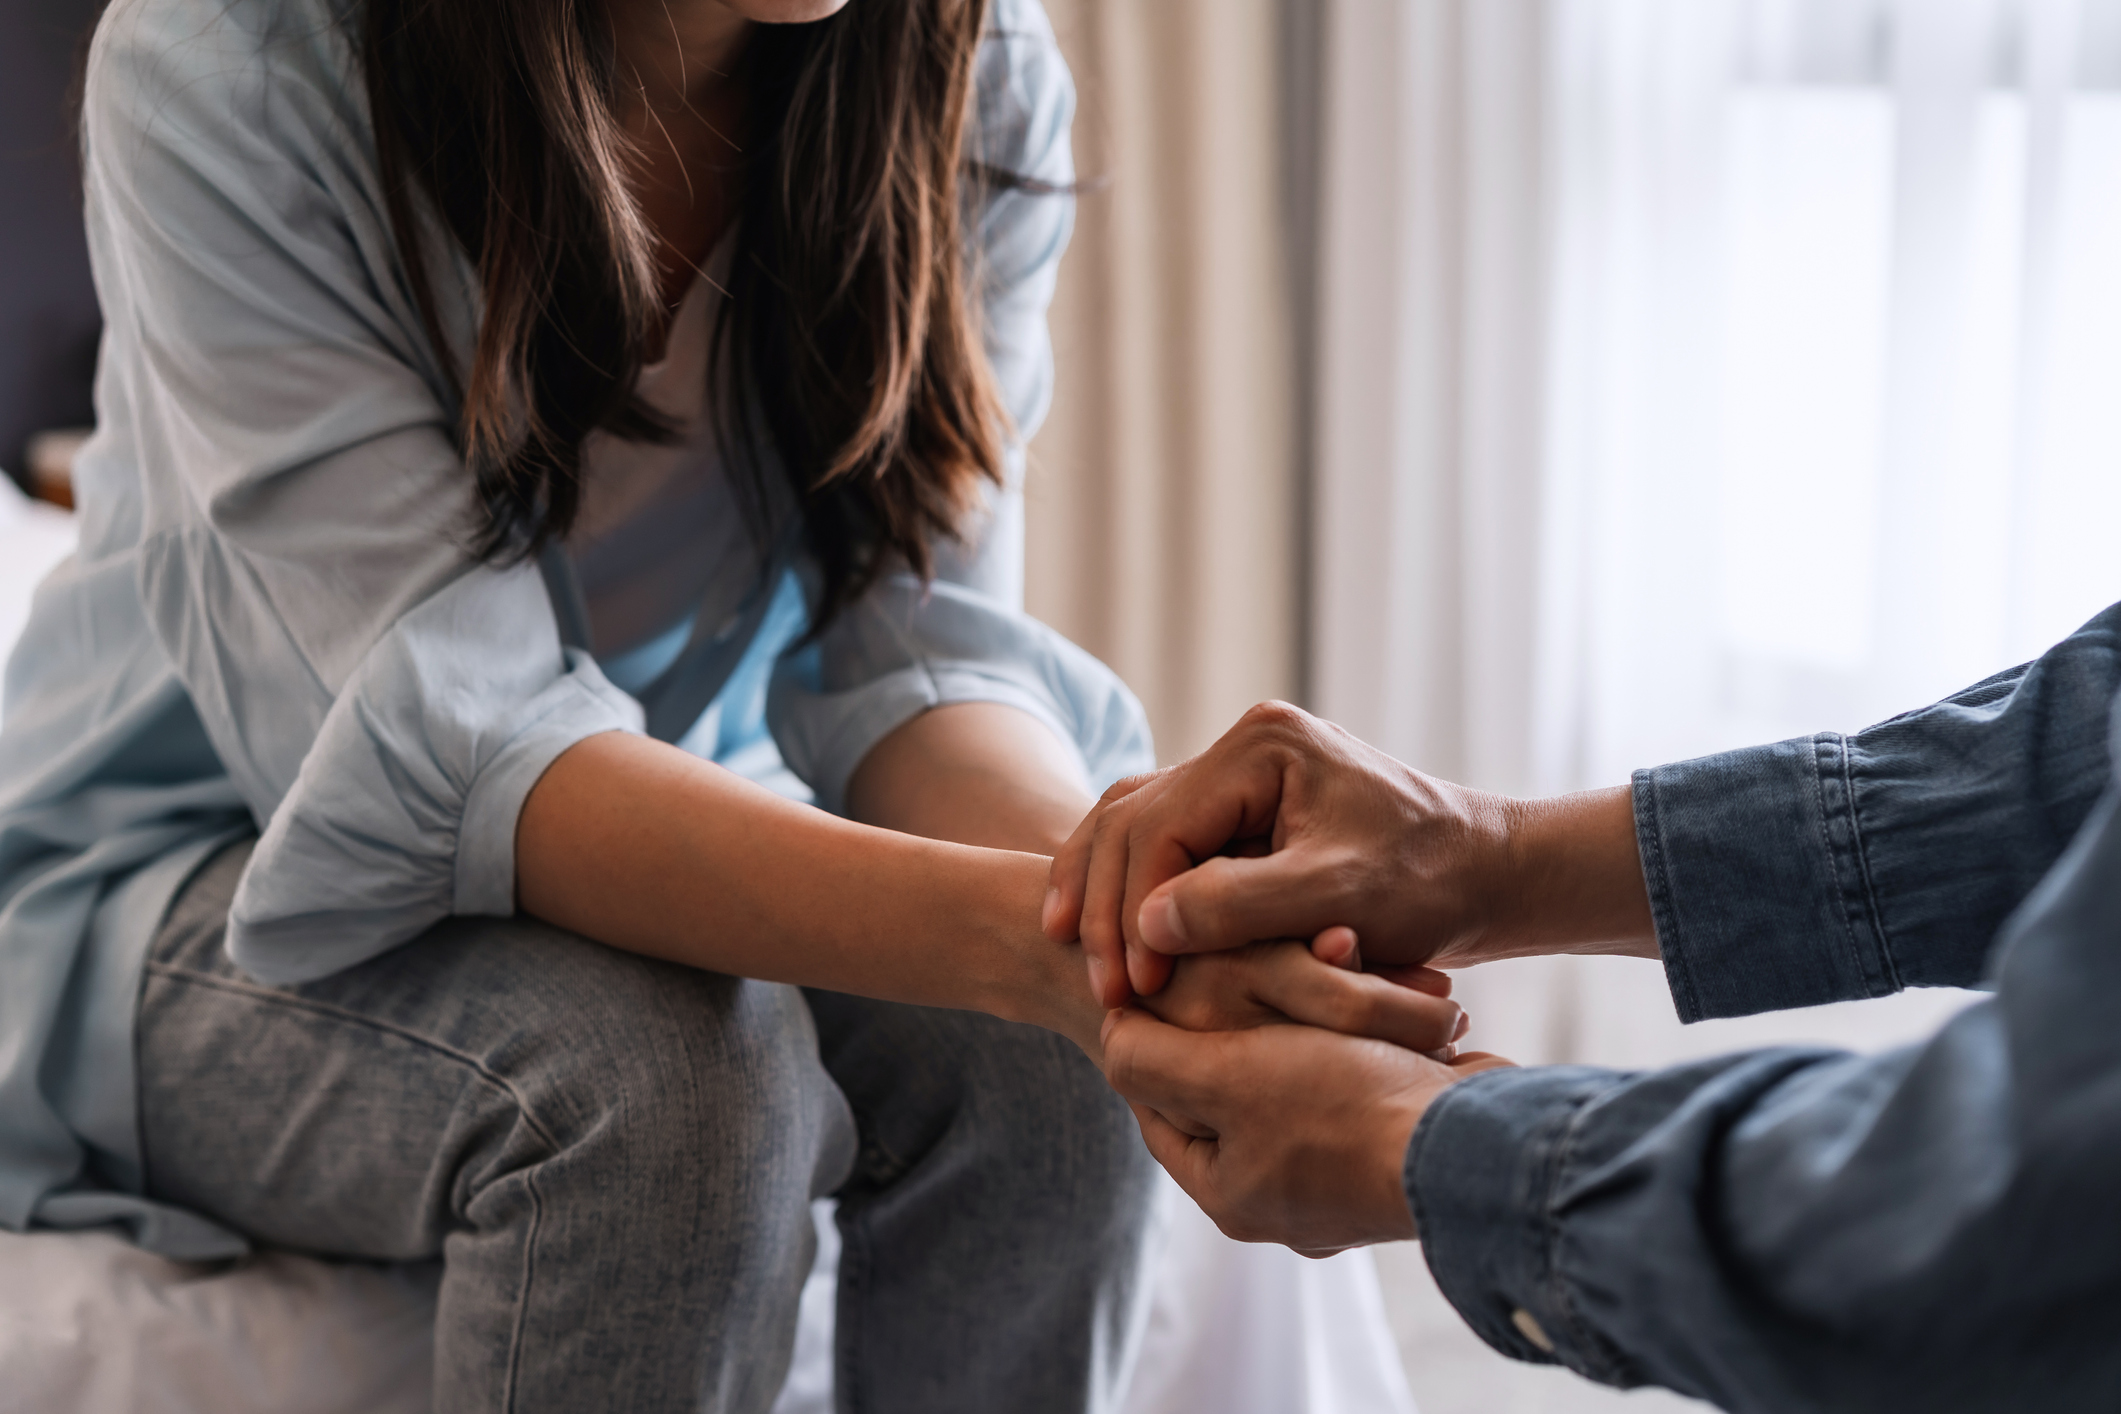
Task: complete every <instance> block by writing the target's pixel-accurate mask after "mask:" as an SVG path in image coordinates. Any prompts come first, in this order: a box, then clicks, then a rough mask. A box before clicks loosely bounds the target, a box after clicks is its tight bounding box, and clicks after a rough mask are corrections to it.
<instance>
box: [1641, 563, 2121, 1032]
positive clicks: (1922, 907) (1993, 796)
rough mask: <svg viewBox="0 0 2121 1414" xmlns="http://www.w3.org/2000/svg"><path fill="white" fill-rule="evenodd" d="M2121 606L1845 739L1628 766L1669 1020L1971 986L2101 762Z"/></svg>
mask: <svg viewBox="0 0 2121 1414" xmlns="http://www.w3.org/2000/svg"><path fill="white" fill-rule="evenodd" d="M2117 688H2121V605H2116V606H2115V607H2113V608H2110V609H2108V610H2106V611H2105V612H2104V613H2101V614H2100V615H2098V616H2097V617H2096V618H2094V619H2092V620H2091V621H2090V622H2089V623H2087V624H2085V625H2084V627H2083V628H2081V629H2079V630H2078V631H2077V632H2076V633H2074V634H2072V635H2070V637H2068V638H2067V639H2065V640H2063V641H2062V642H2061V643H2059V644H2057V645H2056V646H2055V647H2054V648H2053V649H2051V650H2050V651H2049V652H2047V653H2046V654H2044V655H2042V656H2041V657H2040V658H2039V659H2037V660H2035V661H2034V662H2032V663H2029V664H2026V665H2024V666H2022V667H2018V668H2013V669H2011V670H2010V671H2008V672H2005V673H2000V674H1998V675H1997V676H1995V677H1993V678H1990V679H1988V680H1987V681H1985V682H1981V683H1977V684H1976V685H1974V686H1973V687H1970V688H1968V689H1967V690H1966V691H1964V692H1961V693H1958V694H1955V695H1954V696H1952V697H1950V698H1947V699H1946V700H1944V701H1943V702H1940V703H1937V704H1936V705H1935V706H1932V707H1927V708H1924V709H1922V710H1921V711H1917V712H1910V713H1907V714H1906V715H1904V716H1900V717H1895V718H1893V719H1892V720H1890V721H1887V722H1883V723H1881V724H1879V725H1878V726H1875V727H1870V728H1867V729H1866V730H1864V731H1861V732H1858V733H1856V734H1855V735H1853V736H1843V735H1841V734H1840V733H1837V732H1821V733H1819V734H1818V735H1816V736H1812V737H1800V738H1798V739H1796V740H1794V741H1785V742H1778V743H1776V744H1774V745H1770V746H1761V747H1755V748H1751V749H1748V750H1744V751H1733V752H1727V753H1725V754H1723V755H1720V756H1711V757H1706V758H1704V759H1701V760H1698V761H1686V762H1680V763H1678V764H1676V765H1670V766H1659V767H1657V768H1655V769H1652V770H1644V771H1638V772H1637V773H1636V775H1635V783H1634V801H1635V824H1636V839H1637V841H1638V843H1639V844H1640V846H1641V850H1642V859H1643V870H1644V875H1645V880H1646V882H1647V884H1648V886H1649V894H1650V904H1651V911H1652V914H1653V916H1654V918H1655V920H1656V925H1657V941H1658V946H1659V948H1660V950H1661V952H1662V954H1663V957H1664V966H1665V973H1666V977H1667V980H1668V981H1669V982H1670V985H1671V991H1672V999H1673V1002H1674V1004H1675V1005H1676V1006H1677V1007H1678V1010H1679V1014H1680V1017H1681V1018H1682V1019H1683V1020H1687V1021H1697V1020H1701V1019H1703V1018H1707V1017H1718V1016H1737V1015H1744V1014H1747V1013H1751V1012H1759V1011H1771V1010H1778V1009H1782V1008H1787V1007H1799V1006H1811V1005H1816V1004H1819V1003H1823V1002H1831V1001H1841V1000H1846V999H1852V998H1860V997H1876V996H1883V995H1886V994H1887V993H1890V992H1894V991H1897V990H1899V989H1900V988H1902V987H1910V986H1913V987H1924V986H1960V987H1964V986H1971V985H1973V984H1974V983H1975V982H1977V981H1978V980H1979V979H1980V977H1981V975H1982V970H1983V967H1984V966H1985V963H1986V959H1987V957H1988V953H1989V948H1990V944H1991V942H1992V941H1993V939H1994V937H1995V935H1996V930H1997V929H1998V928H1999V927H2000V926H2001V925H2002V923H2003V920H2004V918H2005V917H2006V916H2007V915H2008V914H2009V913H2010V911H2011V909H2013V908H2015V907H2016V906H2017V905H2018V903H2019V901H2020V900H2022V899H2023V898H2024V897H2025V896H2026V894H2027V893H2029V892H2030V891H2031V890H2032V887H2033V885H2034V884H2035V883H2036V882H2037V881H2038V880H2039V879H2040V877H2041V876H2042V875H2043V874H2045V873H2046V872H2047V870H2048V869H2049V868H2050V867H2051V866H2052V865H2053V864H2054V862H2055V860H2056V859H2057V858H2059V857H2060V855H2061V853H2062V850H2063V848H2064V846H2065V845H2066V844H2067V843H2068V842H2069V840H2070V838H2071V836H2072V835H2074V834H2075V833H2076V831H2077V829H2078V827H2079V826H2080V825H2082V824H2083V822H2084V819H2085V817H2086V815H2087V814H2088V812H2089V811H2090V809H2091V807H2092V802H2093V801H2094V800H2095V799H2096V798H2097V795H2098V790H2099V785H2100V782H2101V781H2102V780H2103V779H2104V778H2105V773H2106V768H2107V747H2106V721H2107V708H2108V704H2109V703H2110V702H2111V700H2112V698H2113V696H2114V693H2115V691H2116V690H2117Z"/></svg>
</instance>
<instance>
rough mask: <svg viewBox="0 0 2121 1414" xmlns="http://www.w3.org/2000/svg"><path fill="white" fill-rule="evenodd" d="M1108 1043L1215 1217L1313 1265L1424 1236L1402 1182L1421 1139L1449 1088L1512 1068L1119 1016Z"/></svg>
mask: <svg viewBox="0 0 2121 1414" xmlns="http://www.w3.org/2000/svg"><path fill="white" fill-rule="evenodd" d="M1198 961H1199V959H1191V960H1189V961H1188V962H1187V964H1186V966H1187V967H1192V966H1194V965H1196V964H1197V963H1198ZM1180 973H1181V976H1183V975H1184V969H1183V968H1181V969H1180ZM1103 1039H1104V1066H1105V1078H1106V1079H1107V1080H1108V1081H1110V1082H1111V1085H1112V1088H1113V1089H1115V1090H1117V1091H1118V1092H1119V1093H1120V1094H1121V1095H1123V1096H1125V1097H1126V1099H1127V1101H1128V1103H1129V1104H1130V1106H1131V1107H1132V1108H1133V1110H1134V1117H1135V1119H1136V1120H1137V1121H1138V1122H1139V1123H1140V1125H1141V1131H1142V1139H1143V1140H1144V1141H1145V1142H1146V1143H1147V1144H1148V1146H1149V1152H1150V1153H1152V1154H1154V1155H1155V1156H1156V1159H1157V1162H1159V1163H1161V1164H1162V1165H1163V1166H1164V1168H1165V1169H1167V1170H1168V1171H1169V1172H1170V1174H1171V1176H1172V1177H1173V1178H1174V1179H1176V1180H1178V1185H1179V1187H1181V1188H1183V1189H1185V1190H1186V1192H1187V1193H1188V1194H1189V1195H1190V1196H1191V1197H1192V1199H1193V1201H1194V1202H1196V1203H1198V1204H1199V1205H1200V1207H1201V1211H1203V1212H1205V1213H1206V1214H1207V1215H1208V1216H1209V1217H1210V1218H1212V1219H1214V1221H1215V1225H1216V1226H1217V1227H1219V1228H1221V1229H1222V1230H1223V1232H1224V1233H1225V1234H1226V1235H1228V1236H1230V1237H1233V1238H1236V1239H1237V1240H1238V1241H1240V1242H1279V1243H1282V1244H1284V1245H1286V1246H1289V1247H1292V1248H1294V1249H1295V1250H1296V1251H1298V1252H1301V1253H1303V1254H1304V1255H1305V1256H1309V1257H1324V1256H1329V1255H1331V1254H1332V1253H1334V1252H1339V1251H1342V1250H1345V1249H1346V1248H1349V1247H1360V1246H1363V1245H1365V1244H1368V1243H1373V1242H1391V1241H1396V1240H1400V1239H1404V1238H1410V1237H1414V1236H1416V1235H1417V1234H1416V1233H1415V1231H1414V1217H1413V1214H1412V1212H1411V1211H1410V1210H1409V1208H1408V1207H1407V1195H1406V1189H1405V1187H1404V1184H1403V1180H1402V1178H1401V1168H1402V1165H1403V1163H1404V1162H1405V1158H1406V1152H1407V1143H1408V1141H1409V1140H1410V1139H1411V1138H1412V1137H1413V1135H1414V1127H1415V1126H1416V1125H1417V1124H1419V1123H1420V1122H1421V1117H1422V1115H1423V1114H1424V1113H1426V1112H1427V1110H1428V1107H1429V1105H1430V1103H1431V1102H1433V1101H1434V1100H1435V1098H1436V1097H1437V1096H1438V1095H1440V1094H1442V1093H1443V1091H1444V1090H1445V1089H1446V1088H1448V1087H1449V1086H1451V1085H1453V1084H1456V1083H1457V1082H1458V1081H1460V1080H1463V1079H1465V1078H1466V1077H1467V1076H1469V1075H1472V1074H1475V1073H1477V1072H1479V1071H1482V1070H1491V1069H1494V1068H1495V1067H1497V1066H1504V1065H1508V1064H1510V1062H1508V1061H1506V1060H1502V1059H1500V1058H1499V1057H1496V1056H1489V1055H1480V1054H1473V1055H1467V1056H1461V1057H1459V1058H1458V1059H1456V1060H1454V1061H1452V1062H1450V1063H1448V1064H1443V1063H1439V1062H1437V1061H1434V1060H1431V1059H1429V1058H1427V1057H1426V1056H1421V1055H1417V1054H1415V1053H1414V1052H1413V1051H1410V1050H1406V1049H1404V1048H1402V1047H1399V1046H1395V1045H1392V1044H1391V1043H1389V1042H1386V1041H1376V1040H1370V1039H1367V1038H1363V1037H1354V1036H1343V1035H1337V1034H1335V1033H1333V1032H1330V1031H1323V1030H1319V1029H1317V1028H1315V1027H1310V1026H1261V1027H1256V1028H1254V1029H1251V1030H1246V1031H1217V1032H1192V1031H1185V1030H1181V1029H1179V1028H1178V1027H1175V1026H1171V1025H1167V1024H1166V1023H1164V1022H1162V1021H1159V1020H1157V1019H1156V1018H1155V1017H1153V1016H1151V1015H1149V1014H1148V1013H1147V1012H1146V1011H1142V1010H1140V1009H1138V1008H1128V1009H1125V1010H1120V1011H1114V1012H1113V1013H1112V1014H1111V1015H1109V1016H1107V1017H1106V1018H1105V1029H1104V1038H1103Z"/></svg>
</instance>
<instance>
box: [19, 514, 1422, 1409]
mask: <svg viewBox="0 0 2121 1414" xmlns="http://www.w3.org/2000/svg"><path fill="white" fill-rule="evenodd" d="M72 538H73V531H72V525H71V518H70V517H69V516H67V515H66V514H64V513H63V512H59V511H55V510H52V509H51V508H49V507H46V506H41V505H36V504H33V503H31V502H29V501H27V500H26V499H25V498H24V497H23V496H22V495H21V494H20V493H19V492H18V491H16V490H15V488H14V486H13V485H12V483H10V482H8V481H7V480H6V478H5V477H4V476H0V651H5V649H6V648H8V647H11V646H12V645H13V643H14V640H15V637H16V635H17V634H19V633H20V631H21V627H22V621H23V618H24V616H25V615H26V614H27V612H28V603H29V595H30V592H31V590H32V589H33V588H34V586H35V584H36V582H37V581H38V580H40V579H42V578H43V577H44V574H45V573H46V572H47V571H48V570H49V569H50V567H51V566H52V565H53V564H55V563H57V562H58V561H59V560H60V559H61V558H62V557H64V555H65V554H66V553H67V551H68V549H69V548H70V546H71V544H72ZM1163 1202H1164V1212H1165V1214H1166V1216H1167V1220H1168V1221H1167V1231H1166V1234H1165V1243H1164V1253H1163V1256H1162V1258H1161V1260H1160V1262H1159V1265H1158V1268H1157V1275H1156V1287H1155V1291H1154V1295H1153V1298H1152V1307H1151V1312H1150V1317H1149V1328H1148V1332H1147V1334H1146V1336H1145V1338H1144V1341H1143V1349H1142V1356H1141V1361H1140V1364H1139V1367H1138V1368H1137V1369H1136V1371H1135V1375H1134V1379H1133V1382H1132V1385H1131V1387H1130V1389H1129V1392H1128V1396H1127V1399H1126V1401H1125V1403H1124V1405H1123V1406H1122V1411H1121V1414H1413V1409H1414V1403H1413V1400H1412V1398H1411V1397H1410V1396H1409V1394H1408V1393H1407V1386H1406V1380H1405V1377H1404V1376H1403V1374H1402V1373H1401V1371H1400V1368H1399V1361H1398V1356H1397V1354H1396V1353H1395V1351H1394V1348H1393V1341H1392V1337H1391V1333H1390V1331H1389V1329H1388V1328H1387V1325H1386V1322H1385V1314H1384V1306H1383V1301H1382V1299H1381V1297H1380V1295H1379V1292H1378V1286H1377V1271H1376V1268H1375V1266H1374V1265H1373V1264H1372V1262H1371V1260H1370V1257H1369V1254H1368V1253H1366V1252H1351V1253H1344V1254H1342V1255H1341V1256H1338V1257H1334V1258H1331V1259H1329V1260H1327V1261H1323V1262H1309V1261H1306V1260H1304V1259H1303V1258H1300V1257H1297V1256H1296V1255H1295V1254H1293V1253H1291V1252H1289V1251H1286V1250H1285V1249H1283V1248H1279V1247H1248V1246H1245V1245H1242V1244H1239V1243H1235V1242H1231V1241H1230V1240H1228V1239H1227V1238H1225V1237H1223V1236H1222V1234H1220V1233H1219V1232H1217V1231H1216V1230H1215V1228H1214V1226H1213V1225H1212V1224H1210V1223H1209V1222H1208V1220H1207V1219H1206V1218H1205V1217H1203V1216H1202V1215H1201V1213H1200V1210H1199V1209H1197V1208H1195V1207H1194V1206H1193V1204H1192V1202H1191V1200H1189V1199H1187V1198H1186V1196H1185V1195H1184V1194H1182V1193H1180V1192H1179V1191H1178V1190H1177V1188H1176V1187H1175V1186H1173V1185H1169V1184H1168V1183H1167V1184H1166V1186H1165V1191H1164V1196H1163ZM818 1216H819V1232H820V1242H819V1254H818V1267H817V1270H816V1271H815V1272H813V1274H812V1275H811V1278H810V1283H809V1285H808V1287H807V1288H806V1289H805V1291H804V1293H803V1305H802V1314H801V1317H800V1326H799V1328H798V1331H797V1339H796V1353H795V1361H794V1365H793V1367H792V1368H791V1370H790V1372H789V1376H788V1385H787V1388H786V1389H785V1390H783V1391H782V1394H781V1397H780V1400H779V1401H778V1403H777V1404H776V1405H775V1409H774V1414H826V1411H829V1410H830V1408H831V1381H832V1365H831V1358H830V1355H831V1344H832V1294H833V1289H832V1282H833V1273H834V1270H835V1267H836V1263H837V1260H838V1244H837V1240H836V1237H835V1235H834V1233H833V1231H832V1228H831V1224H830V1222H829V1220H827V1219H828V1217H829V1208H828V1207H827V1206H825V1205H820V1208H819V1213H818ZM435 1280H436V1269H434V1268H432V1267H417V1268H386V1267H373V1266H364V1265H359V1264H352V1263H339V1262H322V1261H316V1260H313V1259H310V1258H306V1257H297V1256H292V1255H289V1254H287V1253H267V1254H262V1255H260V1256H257V1257H254V1258H252V1259H250V1260H249V1261H246V1262H243V1263H240V1264H236V1265H233V1266H220V1267H217V1266H190V1265H186V1264H183V1263H177V1262H170V1261H166V1260H164V1259H163V1258H160V1257H155V1256H152V1255H150V1254H148V1253H145V1252H142V1251H140V1250H138V1249H137V1248H134V1247H132V1246H131V1245H130V1244H128V1243H127V1242H125V1241H124V1240H123V1239H122V1238H119V1237H116V1236H113V1235H111V1234H108V1233H79V1234H56V1233H34V1234H28V1235H23V1234H18V1233H9V1232H0V1414H252V1412H253V1411H255V1412H256V1414H415V1411H424V1410H426V1409H427V1408H428V1407H429V1393H428V1391H429V1379H430V1373H431V1366H432V1346H433V1341H432V1334H431V1332H432V1324H433V1314H434V1284H435Z"/></svg>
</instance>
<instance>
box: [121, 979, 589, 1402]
mask: <svg viewBox="0 0 2121 1414" xmlns="http://www.w3.org/2000/svg"><path fill="white" fill-rule="evenodd" d="M149 974H152V975H154V976H157V977H167V978H170V979H172V980H174V981H178V982H185V983H189V984H191V985H194V986H200V987H211V988H214V989H215V990H217V991H223V992H229V993H233V994H234V995H237V996H241V997H247V998H249V999H251V1000H252V1001H255V1002H259V1003H262V1004H265V1005H270V1006H279V1007H289V1008H292V1009H294V1010H297V1011H306V1012H309V1013H311V1014H313V1015H316V1016H324V1017H329V1018H331V1019H332V1020H334V1021H337V1022H340V1023H342V1024H345V1025H350V1026H357V1027H361V1028H363V1029H364V1030H368V1031H373V1032H376V1033H379V1034H381V1035H385V1036H395V1037H397V1038H398V1039H399V1040H402V1041H406V1042H409V1043H410V1044H412V1045H415V1046H418V1047H420V1048H421V1049H423V1050H427V1051H431V1052H433V1053H434V1054H436V1055H439V1056H442V1057H444V1058H445V1059H448V1060H452V1061H455V1062H456V1063H457V1064H459V1065H462V1066H464V1067H465V1068H467V1069H468V1070H470V1071H471V1072H472V1073H473V1074H475V1075H477V1076H478V1077H479V1078H480V1079H481V1080H483V1081H485V1082H486V1083H487V1084H489V1085H491V1086H493V1087H494V1088H495V1089H496V1090H499V1091H500V1092H501V1093H502V1094H504V1095H506V1096H507V1097H508V1098H509V1100H510V1102H511V1103H513V1104H514V1105H515V1108H516V1113H517V1114H519V1115H521V1116H522V1117H523V1122H524V1123H525V1124H526V1125H528V1126H529V1127H530V1130H531V1132H532V1133H533V1134H535V1135H537V1137H538V1138H539V1139H540V1140H541V1141H543V1142H544V1144H545V1147H546V1149H547V1151H548V1152H550V1153H555V1154H556V1153H558V1152H559V1151H560V1143H559V1141H558V1140H557V1139H555V1138H554V1137H553V1135H552V1132H551V1131H550V1130H549V1129H547V1128H546V1127H545V1126H544V1124H542V1123H540V1122H539V1120H538V1117H537V1115H536V1114H534V1113H533V1112H532V1111H531V1108H530V1105H529V1104H528V1102H526V1101H525V1100H524V1098H523V1095H522V1092H521V1091H519V1090H517V1089H516V1087H515V1086H514V1085H513V1084H511V1083H510V1082H509V1081H508V1079H507V1078H506V1077H505V1076H502V1075H500V1074H498V1073H496V1072H495V1071H494V1070H493V1069H492V1068H491V1067H489V1066H488V1065H486V1064H485V1062H483V1061H481V1060H480V1059H479V1058H478V1057H477V1056H474V1055H471V1054H470V1053H468V1052H465V1051H460V1050H458V1049H457V1048H456V1047H454V1046H448V1045H444V1044H443V1043H442V1042H440V1041H437V1040H435V1039H434V1038H433V1037H431V1036H423V1035H421V1034H420V1033H419V1032H417V1031H414V1030H411V1029H410V1028H408V1027H404V1026H396V1025H393V1024H391V1023H390V1022H387V1021H379V1020H377V1019H376V1018H375V1017H372V1016H363V1015H362V1014H361V1013H359V1012H357V1011H354V1010H352V1009H351V1008H348V1007H342V1006H334V1005H332V1004H331V1003H329V1002H323V1001H318V1000H317V999H316V998H314V997H301V996H295V995H292V994H290V993H288V992H284V991H280V990H278V989H276V988H272V987H261V986H259V985H258V984H257V983H254V982H244V981H241V980H239V979H236V978H233V977H219V976H216V975H214V974H213V973H210V972H194V971H192V970H191V969H190V968H187V967H177V966H174V965H173V964H170V963H167V962H161V961H157V960H156V959H154V958H149V959H148V960H147V963H146V966H145V968H144V969H143V972H142V982H143V985H144V983H145V978H146V976H147V975H149ZM134 1015H135V1017H136V1018H137V1016H138V1009H137V1008H135V1011H134ZM137 1024H138V1022H137V1020H136V1021H135V1025H137ZM138 1053H139V1048H138V1047H137V1046H136V1047H135V1048H134V1054H135V1056H136V1057H137V1055H138ZM143 1129H144V1126H143ZM142 1139H143V1143H142V1148H141V1168H142V1176H143V1177H144V1176H145V1171H146V1164H147V1152H146V1147H145V1142H144V1141H145V1136H144V1134H143V1136H142ZM523 1187H524V1190H525V1191H526V1192H527V1193H528V1194H529V1195H530V1231H529V1233H528V1234H527V1235H526V1236H525V1237H524V1239H523V1275H522V1279H521V1281H520V1283H519V1284H518V1286H517V1288H516V1300H515V1319H514V1321H513V1322H512V1323H511V1325H510V1328H509V1333H508V1374H507V1377H506V1379H505V1381H504V1382H503V1385H502V1392H501V1407H502V1408H503V1409H504V1410H509V1409H514V1408H515V1407H516V1393H517V1388H518V1381H519V1379H520V1377H521V1374H522V1363H523V1347H524V1343H525V1341H524V1328H525V1327H526V1326H527V1325H528V1323H529V1319H530V1288H531V1284H532V1283H533V1282H534V1281H535V1280H536V1278H537V1247H538V1238H539V1236H540V1235H541V1234H542V1233H543V1231H544V1226H545V1199H544V1196H543V1195H542V1194H541V1193H539V1192H538V1180H537V1175H536V1173H535V1172H534V1171H533V1170H532V1169H529V1168H526V1169H524V1170H523Z"/></svg>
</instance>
